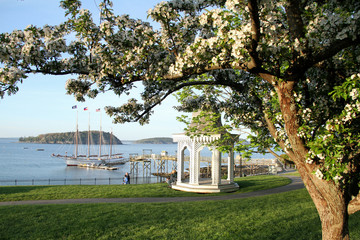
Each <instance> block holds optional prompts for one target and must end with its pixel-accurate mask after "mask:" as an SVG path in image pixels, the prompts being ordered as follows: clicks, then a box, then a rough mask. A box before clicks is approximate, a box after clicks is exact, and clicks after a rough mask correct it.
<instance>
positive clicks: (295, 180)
mask: <svg viewBox="0 0 360 240" xmlns="http://www.w3.org/2000/svg"><path fill="white" fill-rule="evenodd" d="M286 177H288V178H290V179H291V180H292V182H291V183H290V184H288V185H285V186H282V187H278V188H272V189H266V190H261V191H255V192H249V193H238V194H225V195H221V196H206V195H204V196H202V197H163V198H159V197H156V198H155V197H154V198H84V199H56V200H29V201H9V202H0V206H9V205H27V204H28V205H43V204H74V203H77V204H79V203H161V202H191V201H216V200H230V199H241V198H248V197H260V196H266V195H270V194H275V193H283V192H288V191H292V190H297V189H301V188H303V187H304V184H303V183H302V181H301V179H300V177H295V176H286Z"/></svg>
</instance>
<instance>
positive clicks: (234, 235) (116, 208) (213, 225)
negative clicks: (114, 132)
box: [0, 189, 360, 240]
mask: <svg viewBox="0 0 360 240" xmlns="http://www.w3.org/2000/svg"><path fill="white" fill-rule="evenodd" d="M0 214H1V218H0V233H1V235H0V239H245V240H251V239H256V240H262V239H270V240H271V239H276V240H282V239H283V240H287V239H292V240H298V239H304V240H312V239H314V240H318V239H321V227H320V220H319V217H318V215H317V212H316V209H315V207H314V205H313V203H312V201H311V199H310V197H309V195H308V193H307V192H306V190H305V189H301V190H296V191H292V192H287V193H281V194H274V195H270V196H264V197H257V198H248V199H238V200H226V201H203V202H179V203H133V204H115V203H112V204H68V205H37V206H35V205H21V206H3V207H0ZM359 220H360V214H359V213H357V214H355V215H352V216H351V217H350V235H351V238H352V239H360V228H359V227H358V222H359Z"/></svg>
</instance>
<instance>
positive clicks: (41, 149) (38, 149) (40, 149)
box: [36, 148, 45, 152]
mask: <svg viewBox="0 0 360 240" xmlns="http://www.w3.org/2000/svg"><path fill="white" fill-rule="evenodd" d="M36 151H39V152H40V151H41V152H42V151H45V149H43V148H37V149H36Z"/></svg>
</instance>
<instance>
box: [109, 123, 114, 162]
mask: <svg viewBox="0 0 360 240" xmlns="http://www.w3.org/2000/svg"><path fill="white" fill-rule="evenodd" d="M112 136H113V132H112V128H111V133H110V152H109V159H111V155H112V138H113V137H112Z"/></svg>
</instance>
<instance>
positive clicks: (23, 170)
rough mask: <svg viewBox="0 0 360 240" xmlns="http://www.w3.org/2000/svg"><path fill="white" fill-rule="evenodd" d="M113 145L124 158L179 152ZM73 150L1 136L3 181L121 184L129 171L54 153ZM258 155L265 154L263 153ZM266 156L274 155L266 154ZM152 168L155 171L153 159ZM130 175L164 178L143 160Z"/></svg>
mask: <svg viewBox="0 0 360 240" xmlns="http://www.w3.org/2000/svg"><path fill="white" fill-rule="evenodd" d="M83 147H84V148H86V146H83ZM94 148H95V149H96V148H98V146H95V147H94ZM112 148H113V149H112V152H113V153H122V154H123V157H124V158H129V155H133V154H138V155H142V154H143V153H146V154H149V153H153V154H161V152H162V151H166V152H167V153H168V155H176V152H177V144H134V143H132V142H130V141H123V145H114V146H112ZM102 149H103V150H102V152H104V153H105V154H106V151H109V150H106V149H109V146H107V145H104V146H102ZM73 151H74V145H70V144H36V143H20V142H18V139H17V138H0V185H55V184H60V185H63V184H121V183H122V179H123V176H124V175H125V173H126V172H130V163H129V162H127V163H125V164H123V165H119V166H117V167H118V169H117V170H112V171H109V170H104V169H94V168H81V167H68V166H66V163H65V161H64V160H63V159H61V158H56V157H53V156H52V154H55V155H56V154H62V155H64V154H65V153H67V154H69V155H71V154H72V153H73ZM92 151H96V150H92ZM97 151H98V149H97ZM203 151H204V152H203ZM203 151H202V153H201V154H202V156H210V155H211V152H210V151H209V150H208V149H204V150H203ZM85 152H86V151H85ZM80 154H86V153H81V152H80ZM92 154H94V153H92ZM255 157H259V158H264V156H263V155H261V156H255ZM265 158H273V156H266V155H265ZM166 164H168V166H166V167H165V168H166V169H168V171H169V172H170V171H171V167H172V166H171V164H172V161H166ZM151 172H152V173H154V172H156V165H155V163H154V162H152V163H151ZM131 179H132V183H155V182H160V181H164V180H165V179H163V178H159V177H155V176H152V175H150V174H148V175H144V173H142V165H141V164H139V172H138V175H137V176H134V175H133V176H131Z"/></svg>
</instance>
